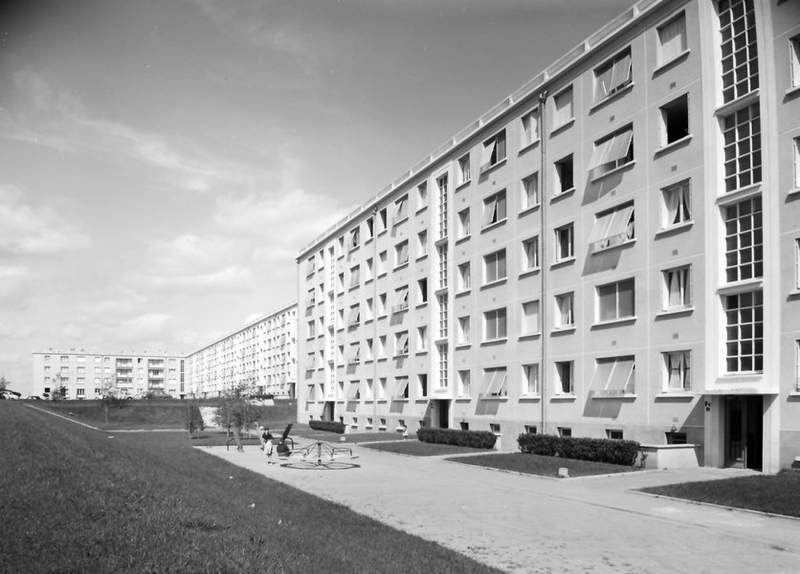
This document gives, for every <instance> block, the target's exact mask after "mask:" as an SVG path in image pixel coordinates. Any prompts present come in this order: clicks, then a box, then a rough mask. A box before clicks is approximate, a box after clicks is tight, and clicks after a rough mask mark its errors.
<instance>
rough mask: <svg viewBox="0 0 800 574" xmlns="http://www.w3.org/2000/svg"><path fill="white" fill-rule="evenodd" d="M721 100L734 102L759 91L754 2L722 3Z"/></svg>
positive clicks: (723, 1) (719, 7)
mask: <svg viewBox="0 0 800 574" xmlns="http://www.w3.org/2000/svg"><path fill="white" fill-rule="evenodd" d="M717 6H718V12H719V21H720V36H721V38H722V43H721V46H720V48H721V56H722V97H723V101H724V102H725V103H728V102H731V101H733V100H735V99H737V98H740V97H741V96H744V95H745V94H748V93H750V92H752V91H753V90H755V89H757V88H758V83H759V77H758V48H757V45H756V18H755V11H754V9H753V0H719V2H718V4H717Z"/></svg>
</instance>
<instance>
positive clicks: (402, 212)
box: [393, 195, 408, 225]
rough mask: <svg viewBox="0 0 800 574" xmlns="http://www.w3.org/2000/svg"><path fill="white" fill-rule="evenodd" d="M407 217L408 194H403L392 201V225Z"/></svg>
mask: <svg viewBox="0 0 800 574" xmlns="http://www.w3.org/2000/svg"><path fill="white" fill-rule="evenodd" d="M407 217H408V196H407V195H404V196H403V197H401V198H400V199H398V200H397V201H395V202H394V221H393V223H394V225H397V224H398V223H400V222H401V221H403V220H404V219H406V218H407Z"/></svg>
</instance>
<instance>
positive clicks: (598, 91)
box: [594, 48, 631, 101]
mask: <svg viewBox="0 0 800 574" xmlns="http://www.w3.org/2000/svg"><path fill="white" fill-rule="evenodd" d="M630 83H631V50H630V48H628V49H626V50H624V51H622V52H620V53H619V54H617V55H616V56H614V57H613V58H611V59H610V60H608V61H607V62H605V63H604V64H603V65H602V66H600V67H599V68H597V69H596V70H595V71H594V99H595V101H600V100H602V99H604V98H607V97H608V96H610V95H611V94H614V93H616V92H618V91H620V90H621V89H623V88H625V87H626V86H628V85H629V84H630Z"/></svg>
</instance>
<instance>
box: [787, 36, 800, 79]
mask: <svg viewBox="0 0 800 574" xmlns="http://www.w3.org/2000/svg"><path fill="white" fill-rule="evenodd" d="M789 63H790V65H791V78H792V87H794V88H796V87H798V86H800V36H795V37H794V38H792V39H790V40H789Z"/></svg>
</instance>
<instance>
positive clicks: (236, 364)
mask: <svg viewBox="0 0 800 574" xmlns="http://www.w3.org/2000/svg"><path fill="white" fill-rule="evenodd" d="M186 369H187V379H186V380H187V382H188V384H189V389H190V392H191V394H192V396H195V397H203V398H205V397H216V396H219V395H221V394H223V393H224V392H225V391H227V390H230V389H232V388H235V387H238V386H240V385H245V386H247V387H248V388H249V389H250V390H251V392H253V393H256V394H272V395H275V396H286V397H294V396H295V383H296V373H297V304H296V303H291V304H289V305H285V306H283V307H281V308H280V309H277V310H275V311H273V312H271V313H269V314H267V315H266V316H265V317H262V318H260V319H258V320H257V321H254V322H253V323H250V324H249V325H246V326H245V327H243V328H241V329H239V330H237V331H235V332H233V333H231V334H229V335H226V336H224V337H222V338H220V339H217V340H216V341H214V342H213V343H211V344H209V345H206V346H205V347H203V348H202V349H200V350H198V351H195V352H193V353H191V354H190V355H188V356H187V357H186Z"/></svg>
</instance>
